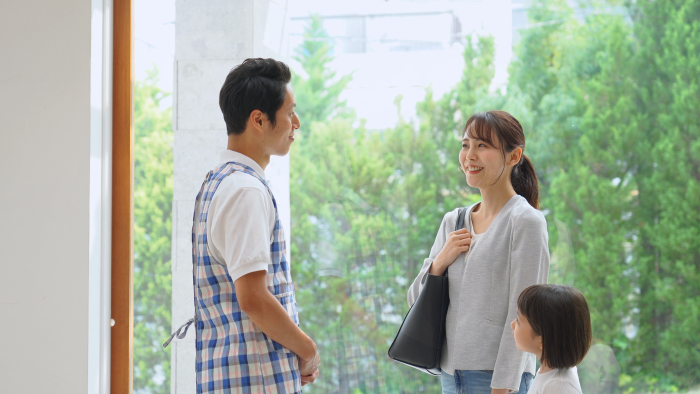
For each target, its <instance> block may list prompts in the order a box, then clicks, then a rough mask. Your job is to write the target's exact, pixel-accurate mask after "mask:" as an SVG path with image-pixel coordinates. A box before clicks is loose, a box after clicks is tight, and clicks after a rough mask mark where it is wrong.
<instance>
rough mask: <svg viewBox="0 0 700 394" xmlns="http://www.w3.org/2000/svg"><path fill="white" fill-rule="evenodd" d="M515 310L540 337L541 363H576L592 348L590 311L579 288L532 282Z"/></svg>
mask: <svg viewBox="0 0 700 394" xmlns="http://www.w3.org/2000/svg"><path fill="white" fill-rule="evenodd" d="M518 312H519V313H520V314H521V315H523V316H525V318H526V319H527V321H528V323H530V327H532V331H534V333H535V334H536V335H540V336H541V337H542V356H541V357H540V362H541V363H543V364H545V363H546V364H547V365H548V366H549V367H550V368H555V369H560V368H571V367H575V366H576V365H578V364H579V363H580V362H581V360H583V358H584V357H585V356H586V353H588V349H589V348H590V347H591V340H592V332H591V314H590V311H589V310H588V303H587V302H586V298H585V297H584V296H583V294H581V292H580V291H578V290H576V289H575V288H573V287H571V286H565V285H534V286H530V287H528V288H527V289H525V290H523V292H522V293H520V296H519V297H518Z"/></svg>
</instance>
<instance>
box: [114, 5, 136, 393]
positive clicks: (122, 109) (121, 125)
mask: <svg viewBox="0 0 700 394" xmlns="http://www.w3.org/2000/svg"><path fill="white" fill-rule="evenodd" d="M113 16H114V19H113V24H112V26H113V35H112V36H113V44H112V45H113V63H112V66H113V78H112V84H113V85H112V92H113V93H112V303H111V304H112V319H113V326H112V330H111V356H110V360H111V367H110V393H111V394H131V393H132V392H133V337H134V296H133V293H134V292H133V279H132V278H133V272H134V269H133V268H134V260H133V255H134V253H133V245H134V243H133V229H134V199H133V196H134V193H133V190H134V125H133V108H134V102H133V86H134V18H133V0H113Z"/></svg>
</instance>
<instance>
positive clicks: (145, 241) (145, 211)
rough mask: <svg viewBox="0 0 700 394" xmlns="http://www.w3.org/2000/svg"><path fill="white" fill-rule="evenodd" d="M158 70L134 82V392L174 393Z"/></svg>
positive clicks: (164, 137) (168, 189) (167, 127)
mask: <svg viewBox="0 0 700 394" xmlns="http://www.w3.org/2000/svg"><path fill="white" fill-rule="evenodd" d="M157 82H158V70H157V69H156V68H154V69H152V70H151V71H149V72H148V75H147V77H146V78H145V79H144V80H143V81H136V84H135V86H134V126H135V144H134V145H135V153H134V157H135V164H134V392H137V393H162V394H166V393H170V350H169V349H163V348H162V346H161V343H162V342H163V340H164V338H167V337H168V335H169V334H170V332H169V330H170V327H171V303H172V302H171V299H172V296H171V294H172V284H171V282H172V275H171V238H172V237H171V231H172V201H173V150H172V144H173V133H172V127H171V108H168V109H166V110H161V109H160V108H159V105H160V102H161V100H162V99H163V98H165V97H166V96H167V95H168V93H165V92H163V91H162V90H160V89H159V88H158V87H157V86H156V83H157Z"/></svg>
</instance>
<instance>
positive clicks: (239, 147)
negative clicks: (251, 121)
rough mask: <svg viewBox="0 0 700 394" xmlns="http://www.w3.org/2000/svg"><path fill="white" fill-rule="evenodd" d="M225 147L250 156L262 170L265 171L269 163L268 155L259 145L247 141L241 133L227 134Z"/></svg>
mask: <svg viewBox="0 0 700 394" xmlns="http://www.w3.org/2000/svg"><path fill="white" fill-rule="evenodd" d="M226 149H228V150H232V151H234V152H238V153H240V154H242V155H246V156H248V157H250V158H251V159H252V160H253V161H254V162H256V163H258V165H259V166H260V168H262V169H263V171H265V168H266V167H267V165H268V164H270V155H268V154H265V152H263V151H261V150H260V149H259V147H257V146H255V145H253V144H250V143H248V141H247V138H244V137H243V135H240V136H235V135H229V136H228V145H227V146H226Z"/></svg>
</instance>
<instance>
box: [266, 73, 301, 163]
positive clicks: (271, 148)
mask: <svg viewBox="0 0 700 394" xmlns="http://www.w3.org/2000/svg"><path fill="white" fill-rule="evenodd" d="M296 105H297V103H296V101H294V92H293V91H292V87H291V86H290V85H289V84H287V95H286V97H285V98H284V103H283V104H282V107H281V108H280V109H279V110H277V113H276V116H275V122H276V123H275V125H274V126H272V123H270V122H265V125H266V128H267V129H266V130H265V137H264V138H265V145H266V146H267V148H268V153H269V154H270V155H275V156H284V155H286V154H287V153H289V148H290V147H291V146H292V142H294V130H297V129H298V128H299V127H301V124H300V123H299V118H298V117H297V114H296V113H295V112H294V108H295V107H296Z"/></svg>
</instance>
